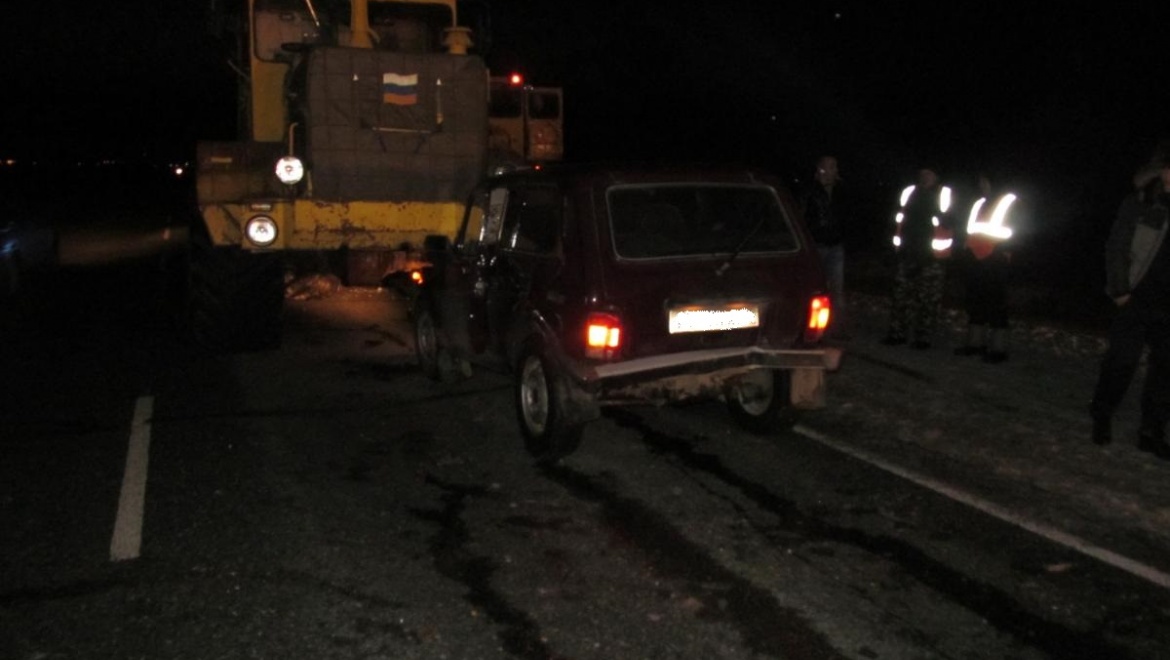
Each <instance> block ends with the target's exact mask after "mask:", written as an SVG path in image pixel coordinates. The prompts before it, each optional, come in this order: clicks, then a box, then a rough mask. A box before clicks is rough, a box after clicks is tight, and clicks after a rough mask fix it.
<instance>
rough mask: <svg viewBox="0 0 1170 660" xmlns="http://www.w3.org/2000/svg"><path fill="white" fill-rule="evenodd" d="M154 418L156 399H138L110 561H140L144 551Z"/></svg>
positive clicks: (149, 397)
mask: <svg viewBox="0 0 1170 660" xmlns="http://www.w3.org/2000/svg"><path fill="white" fill-rule="evenodd" d="M153 416H154V397H153V396H141V397H138V401H137V402H135V404H134V418H133V420H132V421H131V423H130V445H129V447H128V449H127V451H126V469H125V471H124V472H123V473H122V492H121V494H120V495H119V496H118V517H117V519H115V521H114V536H113V538H112V539H110V561H125V560H127V559H137V558H138V555H139V552H140V551H141V549H142V512H143V508H144V506H145V504H146V473H147V468H148V464H149V462H150V423H151V418H152V417H153Z"/></svg>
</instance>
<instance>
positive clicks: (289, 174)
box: [276, 156, 305, 186]
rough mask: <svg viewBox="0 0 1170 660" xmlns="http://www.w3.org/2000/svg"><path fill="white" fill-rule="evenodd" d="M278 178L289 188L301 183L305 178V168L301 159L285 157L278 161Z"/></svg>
mask: <svg viewBox="0 0 1170 660" xmlns="http://www.w3.org/2000/svg"><path fill="white" fill-rule="evenodd" d="M276 178H278V179H280V182H281V183H283V184H285V185H288V186H291V185H293V184H294V183H299V182H300V180H301V179H303V178H305V166H304V165H303V164H301V159H300V158H297V157H296V156H285V157H284V158H281V159H280V160H278V161H276Z"/></svg>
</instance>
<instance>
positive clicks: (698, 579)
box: [544, 465, 845, 659]
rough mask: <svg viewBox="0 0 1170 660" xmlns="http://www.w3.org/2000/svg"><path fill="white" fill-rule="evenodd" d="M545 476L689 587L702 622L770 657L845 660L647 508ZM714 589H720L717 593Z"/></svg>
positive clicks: (593, 484) (558, 475)
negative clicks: (733, 631)
mask: <svg viewBox="0 0 1170 660" xmlns="http://www.w3.org/2000/svg"><path fill="white" fill-rule="evenodd" d="M544 470H545V474H546V475H547V476H548V477H549V478H550V479H552V480H553V481H556V482H557V483H559V484H561V485H562V486H564V487H565V488H566V489H567V490H569V491H570V492H571V493H572V494H573V495H574V496H576V497H578V498H580V499H582V500H586V501H589V502H595V503H597V504H600V505H601V511H602V513H601V515H602V517H603V518H604V519H605V521H606V523H607V524H609V525H610V526H611V527H613V528H614V530H615V532H616V533H617V534H619V535H620V536H621V537H622V538H624V539H627V540H628V541H630V542H631V543H632V544H634V545H636V546H637V547H639V548H640V549H641V550H642V551H643V552H645V553H647V554H648V555H650V556H651V557H652V560H653V565H654V567H655V569H656V571H658V572H659V573H660V574H663V575H667V576H671V577H674V578H677V579H682V580H686V581H688V582H689V583H690V584H692V585H693V586H694V592H695V593H696V594H698V595H697V596H696V597H697V598H699V599H700V600H701V602H702V609H701V610H700V613H699V616H701V617H702V618H704V619H707V620H711V621H718V622H725V623H728V624H731V625H734V626H735V627H736V628H737V629H738V630H739V631H740V635H741V636H742V638H743V640H744V644H746V645H747V646H748V647H749V648H751V649H752V651H754V652H755V653H759V654H762V655H765V656H768V657H782V658H817V659H822V658H843V657H845V656H843V655H841V654H840V653H839V652H837V650H836V649H834V648H833V647H832V645H831V644H829V642H828V641H827V640H826V639H825V638H824V636H822V635H821V634H820V633H818V632H816V631H815V630H813V629H812V628H811V627H810V626H809V624H808V622H806V621H805V620H804V618H803V617H802V616H801V615H800V614H798V613H796V612H794V611H792V610H790V609H787V608H784V607H781V606H780V604H779V603H777V602H776V599H775V598H774V597H773V596H772V594H771V593H770V592H769V591H768V590H767V589H762V588H760V587H757V586H756V585H754V584H752V582H751V581H750V580H746V579H744V578H742V577H740V576H738V575H736V574H735V573H734V572H732V571H730V570H728V569H726V568H724V567H723V566H722V565H721V564H719V562H717V561H715V560H714V559H712V558H711V557H710V556H709V555H708V554H707V552H706V551H705V550H704V549H703V548H701V547H699V546H697V545H695V544H694V543H691V542H690V541H689V540H688V539H687V538H686V537H685V536H684V535H682V534H681V533H679V531H678V530H677V529H675V528H674V527H673V526H672V525H671V524H670V522H669V521H668V520H666V519H665V518H664V517H662V516H661V515H659V514H658V513H657V512H655V511H653V510H652V509H649V508H647V507H646V506H644V505H643V504H642V503H641V502H639V501H637V500H634V499H630V498H627V497H623V496H621V495H619V494H618V493H616V492H615V491H613V490H611V489H610V488H608V487H606V486H603V485H601V484H600V483H598V482H597V481H596V480H595V479H592V478H590V477H588V476H586V475H584V474H581V473H579V472H576V471H574V470H572V469H570V468H568V467H565V466H563V465H555V466H549V467H546V468H544ZM711 585H718V587H719V588H718V589H712V588H711Z"/></svg>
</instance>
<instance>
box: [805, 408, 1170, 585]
mask: <svg viewBox="0 0 1170 660" xmlns="http://www.w3.org/2000/svg"><path fill="white" fill-rule="evenodd" d="M793 430H794V431H795V432H796V433H799V434H801V435H803V436H804V437H806V438H809V439H811V440H815V441H817V442H819V443H821V444H823V445H825V446H826V447H830V448H832V449H835V450H837V451H839V452H841V453H842V454H847V455H849V456H852V457H853V458H856V459H858V460H860V461H865V462H866V463H869V464H870V465H873V466H874V467H877V468H880V469H882V470H885V471H886V472H889V473H890V474H893V475H896V476H899V477H901V478H903V479H905V480H907V481H910V482H912V483H915V484H917V485H919V486H922V487H923V488H929V489H930V490H933V491H934V492H936V493H938V494H940V495H942V496H944V497H947V498H950V499H952V500H954V501H956V502H960V503H962V504H966V505H967V506H969V507H971V508H973V509H977V510H979V511H981V512H983V513H986V514H987V515H989V516H992V517H995V518H998V519H999V520H1001V521H1003V522H1006V523H1008V524H1011V525H1015V526H1016V527H1019V528H1020V529H1023V530H1026V531H1028V532H1031V533H1033V534H1036V535H1037V536H1041V537H1043V538H1045V539H1048V540H1049V541H1051V542H1053V543H1057V544H1059V545H1062V546H1064V547H1066V548H1069V549H1070V550H1074V551H1076V552H1079V553H1081V554H1083V555H1085V556H1087V557H1092V558H1093V559H1096V560H1098V561H1102V562H1104V563H1106V564H1109V565H1110V566H1113V567H1114V568H1118V569H1121V570H1123V571H1125V572H1127V573H1129V574H1131V575H1134V576H1136V577H1139V578H1141V579H1143V580H1145V581H1147V582H1150V583H1151V584H1154V585H1157V586H1159V587H1162V588H1164V589H1170V574H1167V573H1164V572H1162V571H1160V570H1158V569H1156V568H1154V567H1152V566H1149V565H1147V564H1143V563H1141V562H1139V561H1137V560H1135V559H1130V558H1129V557H1126V556H1124V555H1121V554H1118V553H1116V552H1113V551H1112V550H1108V549H1106V548H1102V547H1100V546H1098V545H1094V544H1092V543H1090V542H1089V541H1086V540H1085V539H1082V538H1080V537H1079V536H1075V535H1073V534H1069V533H1068V532H1065V531H1063V530H1060V529H1057V528H1055V527H1052V526H1051V525H1046V524H1044V523H1040V522H1036V521H1034V520H1030V519H1028V518H1026V517H1024V516H1022V515H1020V514H1018V513H1015V512H1013V511H1010V510H1008V509H1007V508H1005V507H1002V506H999V505H998V504H993V503H991V502H988V501H987V500H985V499H983V498H981V497H977V496H975V495H972V494H970V493H968V492H965V491H962V490H959V489H958V488H955V487H954V486H951V485H949V484H946V483H943V482H941V481H939V480H937V479H932V478H931V477H928V476H925V475H922V474H919V473H917V472H914V471H913V470H909V469H906V468H904V467H902V466H899V465H895V464H893V463H891V462H889V461H887V460H885V459H883V458H881V457H879V456H877V455H876V454H873V453H870V452H868V451H865V450H864V449H859V448H857V447H854V446H851V445H848V444H845V443H843V442H840V441H838V440H834V439H833V438H830V437H829V436H827V435H825V434H823V433H820V432H819V431H816V430H814V429H810V428H808V427H807V426H804V425H799V424H798V425H797V426H796V427H795V428H794V429H793Z"/></svg>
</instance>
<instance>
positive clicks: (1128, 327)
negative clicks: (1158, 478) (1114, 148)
mask: <svg viewBox="0 0 1170 660" xmlns="http://www.w3.org/2000/svg"><path fill="white" fill-rule="evenodd" d="M1145 172H1147V174H1145V175H1142V174H1139V176H1138V177H1135V179H1134V183H1135V184H1137V185H1138V186H1139V187H1140V189H1139V190H1138V192H1136V193H1134V194H1133V195H1131V196H1129V197H1128V198H1126V200H1125V201H1124V202H1122V204H1121V208H1120V209H1119V210H1118V212H1117V219H1116V220H1115V221H1114V223H1113V228H1112V229H1111V230H1110V232H1109V239H1108V242H1107V243H1106V245H1105V268H1106V271H1105V279H1106V284H1105V292H1106V293H1107V294H1108V295H1109V297H1110V298H1112V299H1113V302H1114V304H1116V305H1117V312H1116V316H1114V318H1113V323H1112V325H1111V326H1110V328H1109V348H1108V349H1106V351H1105V356H1104V357H1103V358H1102V360H1101V371H1100V374H1099V376H1098V378H1097V386H1096V389H1095V390H1094V392H1093V401H1092V403H1091V404H1090V406H1089V412H1090V415H1091V416H1092V419H1093V442H1095V443H1097V444H1099V445H1106V444H1109V443H1110V442H1112V440H1113V437H1112V421H1113V414H1114V412H1115V411H1116V410H1117V406H1118V405H1119V404H1120V403H1121V401H1122V399H1123V398H1124V397H1125V393H1126V390H1128V389H1129V385H1130V381H1132V380H1133V376H1134V373H1135V372H1136V371H1137V368H1138V363H1139V362H1140V360H1141V357H1142V351H1143V349H1145V348H1146V347H1147V346H1148V347H1149V349H1150V352H1149V360H1148V367H1147V371H1146V378H1145V383H1144V384H1143V386H1142V398H1141V426H1140V430H1139V432H1138V448H1139V449H1141V450H1142V451H1146V452H1150V453H1152V454H1154V455H1155V456H1157V457H1158V458H1160V459H1163V460H1170V444H1167V442H1166V424H1167V422H1168V421H1170V245H1168V243H1170V241H1167V240H1165V239H1166V233H1167V227H1168V226H1170V154H1163V155H1161V156H1159V157H1158V158H1157V159H1156V162H1155V164H1154V166H1153V167H1151V168H1149V169H1147V170H1145Z"/></svg>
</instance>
